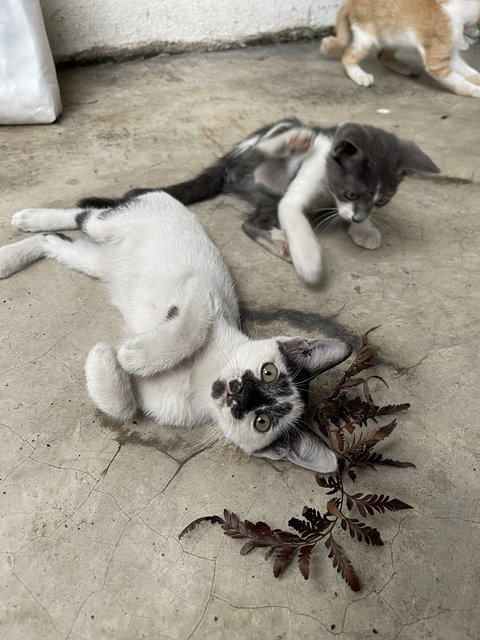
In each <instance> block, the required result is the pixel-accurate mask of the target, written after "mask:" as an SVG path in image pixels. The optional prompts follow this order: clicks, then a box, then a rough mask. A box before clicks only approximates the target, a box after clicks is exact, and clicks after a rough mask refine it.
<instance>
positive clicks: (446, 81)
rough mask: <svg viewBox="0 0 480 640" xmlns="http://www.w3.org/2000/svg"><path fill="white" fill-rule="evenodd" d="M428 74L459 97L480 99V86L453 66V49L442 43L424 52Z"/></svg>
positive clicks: (433, 45)
mask: <svg viewBox="0 0 480 640" xmlns="http://www.w3.org/2000/svg"><path fill="white" fill-rule="evenodd" d="M424 59H425V67H426V69H427V71H428V73H429V74H430V75H431V76H433V77H434V78H435V79H436V80H438V82H440V83H441V84H443V86H444V87H447V88H448V89H450V90H451V91H453V93H456V94H457V95H459V96H469V97H472V98H480V86H477V85H475V84H473V83H472V82H469V81H468V80H467V79H466V78H465V77H464V76H463V75H461V74H460V73H459V72H458V71H456V70H455V68H454V67H453V66H452V60H451V49H450V47H446V46H444V45H442V43H440V42H434V43H432V44H431V45H430V46H429V47H428V48H427V47H426V48H425V50H424Z"/></svg>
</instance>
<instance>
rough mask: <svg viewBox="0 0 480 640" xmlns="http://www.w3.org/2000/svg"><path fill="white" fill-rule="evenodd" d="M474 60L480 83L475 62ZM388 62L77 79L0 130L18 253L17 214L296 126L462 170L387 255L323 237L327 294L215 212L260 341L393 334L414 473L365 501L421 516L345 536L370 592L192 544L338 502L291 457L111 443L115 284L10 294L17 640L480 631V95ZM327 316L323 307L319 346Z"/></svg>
mask: <svg viewBox="0 0 480 640" xmlns="http://www.w3.org/2000/svg"><path fill="white" fill-rule="evenodd" d="M466 57H467V59H468V60H469V61H470V62H471V63H472V64H473V65H474V66H476V67H477V68H480V49H478V48H477V49H476V50H473V51H470V52H468V54H467V55H466ZM367 66H370V69H371V70H374V72H375V74H376V80H377V82H376V85H375V87H374V88H372V89H369V90H362V89H359V88H357V87H356V86H354V85H353V84H352V83H351V82H349V81H348V80H347V79H346V78H345V77H344V75H343V73H342V70H341V67H340V65H339V63H338V62H336V61H330V60H322V59H320V56H319V55H318V54H317V44H314V43H310V44H294V45H286V46H285V45H284V46H277V47H264V48H263V47H259V48H252V49H248V50H242V51H231V52H227V53H214V54H208V55H196V56H186V57H176V58H158V59H151V60H148V61H138V62H132V63H127V64H122V65H118V66H115V65H104V66H96V67H88V68H78V69H68V70H65V71H62V72H61V73H60V85H61V89H62V94H63V100H64V113H63V116H62V117H61V119H60V121H59V122H58V123H57V124H54V125H51V126H32V127H4V128H2V130H1V132H0V136H1V138H0V149H1V152H2V163H1V169H0V170H1V187H2V207H1V221H0V242H1V243H2V244H3V243H6V242H8V241H10V240H13V239H17V238H20V237H22V234H21V233H20V232H17V231H15V230H14V229H12V228H11V227H10V226H9V219H10V216H11V215H12V213H14V212H15V211H16V210H19V209H22V208H24V207H28V206H46V205H59V206H60V205H70V204H72V203H73V202H75V201H76V199H77V198H79V197H81V196H84V195H87V194H98V195H101V194H105V195H108V194H119V193H122V192H123V191H125V190H126V189H128V188H130V187H133V186H146V185H152V184H153V185H157V184H161V183H168V182H172V181H176V180H178V179H180V178H185V177H188V176H191V175H192V174H193V173H194V172H195V171H197V170H198V169H199V168H201V167H203V166H205V165H206V163H208V162H210V161H211V160H212V159H213V158H214V157H215V156H217V155H218V154H220V153H221V152H223V151H225V150H226V149H228V148H229V146H230V145H231V144H232V143H233V142H235V141H237V140H238V139H239V138H241V137H242V136H244V135H245V134H247V133H248V132H250V131H251V130H252V129H254V128H256V127H258V126H259V125H261V124H263V123H264V122H266V121H272V120H275V119H277V118H281V117H283V116H287V115H291V114H295V115H297V116H298V117H300V118H303V119H306V120H308V121H314V122H318V123H322V124H329V123H334V122H337V121H342V120H347V119H353V120H357V121H360V122H365V123H371V124H375V125H378V126H383V127H385V128H386V129H388V130H391V131H394V132H396V133H399V134H401V135H403V136H405V137H407V138H413V139H414V140H416V141H417V142H418V144H420V145H421V146H422V147H423V148H424V149H425V151H427V152H428V153H429V154H430V155H431V157H432V158H433V159H434V161H435V162H437V163H438V164H439V165H440V166H441V168H442V170H443V174H442V175H441V176H440V178H439V179H437V180H432V179H428V180H418V179H409V180H407V181H405V182H404V184H403V185H402V187H401V189H400V191H399V193H398V195H397V197H396V198H395V199H394V201H393V202H392V203H391V204H390V206H389V207H387V210H386V211H385V223H386V224H387V225H388V230H387V231H386V232H385V237H384V243H383V246H382V247H381V248H380V249H379V250H378V251H376V252H375V253H372V252H367V251H364V250H362V249H359V248H357V247H355V246H353V245H352V244H351V242H350V241H349V239H348V237H347V235H346V233H345V230H344V229H342V228H340V227H338V228H336V229H335V230H333V231H330V232H326V233H324V234H323V236H324V237H323V246H324V249H325V254H326V263H327V266H328V268H327V271H328V274H327V278H326V281H325V282H324V284H323V286H322V288H320V289H319V290H318V291H314V290H310V289H308V288H307V287H306V286H304V285H303V284H302V283H301V282H300V281H299V280H298V279H297V277H296V275H295V273H294V271H293V269H292V267H291V266H290V265H288V264H287V263H284V262H282V261H280V260H278V259H276V258H274V257H272V256H271V255H270V254H268V253H266V252H265V251H264V250H262V249H261V248H260V247H258V246H257V245H255V244H253V243H252V241H251V240H249V239H248V238H247V237H245V236H244V235H243V234H242V233H241V231H240V225H241V221H242V215H243V207H242V205H241V204H239V203H236V202H233V201H231V200H228V199H219V200H217V201H214V202H212V203H206V204H203V205H201V206H196V207H195V211H196V212H198V214H199V216H200V217H201V219H202V221H203V222H204V223H205V225H206V226H207V228H208V231H209V233H210V234H211V236H212V237H213V239H214V240H215V241H217V242H218V244H219V246H220V248H221V250H222V251H223V254H224V255H225V257H226V259H227V262H228V263H229V265H230V266H231V268H232V270H233V273H234V275H235V277H236V279H237V281H238V284H239V289H240V293H241V298H242V303H243V306H244V307H245V309H247V310H248V311H249V312H255V313H254V315H255V317H256V322H255V326H253V324H252V323H249V324H248V323H247V328H250V330H256V331H257V332H258V334H260V335H272V334H276V333H281V332H285V333H290V334H296V333H301V334H305V335H307V334H309V333H310V334H311V333H312V332H313V333H322V332H326V333H327V334H328V333H329V332H330V331H331V330H332V328H333V330H339V331H342V332H344V333H346V334H348V335H358V334H360V333H361V332H363V331H365V330H367V329H369V328H370V327H372V326H375V325H380V328H379V329H378V330H377V331H376V333H375V334H374V336H373V341H374V343H375V344H376V345H378V347H379V349H380V353H381V358H382V364H381V366H380V367H379V369H378V372H379V373H381V374H383V375H384V376H385V377H386V378H387V379H388V380H389V381H390V389H389V390H386V389H383V388H382V387H380V386H379V387H378V388H376V389H375V392H376V397H377V398H378V399H379V400H383V401H389V402H390V401H392V402H393V401H409V402H411V403H412V408H411V410H410V411H409V412H408V413H407V414H406V415H405V416H402V417H401V418H400V425H401V426H400V428H399V429H398V430H397V432H396V434H395V435H394V436H392V438H391V442H388V443H385V447H384V450H385V452H386V453H388V455H389V456H394V457H400V458H403V459H408V460H411V461H413V462H415V463H416V465H417V468H416V469H414V470H402V469H400V470H395V469H390V470H388V469H387V470H385V471H381V472H377V473H373V472H364V473H362V474H361V476H360V479H359V481H358V482H357V485H358V489H357V490H368V491H371V492H373V493H375V492H376V493H389V494H390V495H394V496H396V497H398V498H401V499H403V500H405V501H406V502H408V503H411V504H413V505H414V506H415V509H414V510H413V511H412V512H408V511H406V512H400V513H395V514H391V515H390V516H379V520H378V525H379V527H380V530H381V532H382V535H383V538H384V540H385V543H386V544H385V547H381V548H378V547H377V548H371V547H367V546H365V545H363V546H362V545H360V544H358V543H356V542H354V541H351V540H350V539H348V540H347V539H345V540H344V546H345V547H346V548H347V550H348V553H349V555H350V557H351V559H352V561H353V562H354V564H355V566H356V567H357V569H358V571H359V573H360V576H361V579H362V583H363V589H362V590H361V591H360V592H359V593H358V594H354V593H353V592H351V591H350V590H349V589H348V588H347V587H346V586H345V584H344V583H343V581H342V580H341V578H339V577H338V576H337V574H336V573H335V572H334V570H333V568H332V567H331V565H330V561H329V560H328V559H327V557H326V554H324V553H323V552H319V553H318V554H317V555H318V557H317V558H316V559H315V560H314V562H313V566H312V577H311V579H310V580H309V581H308V582H305V581H304V580H303V579H302V578H301V576H300V575H299V573H298V571H297V569H296V568H295V567H292V568H291V569H289V570H288V571H287V572H286V573H285V575H284V577H282V579H280V580H275V579H274V578H273V576H272V569H271V564H270V563H269V562H268V563H267V562H264V561H263V557H262V554H259V553H252V554H250V555H249V556H247V557H241V556H240V555H239V554H238V550H239V548H240V544H239V543H238V542H237V541H235V540H231V539H229V538H226V537H225V536H223V535H222V532H221V530H220V529H218V528H214V527H210V526H207V525H205V526H201V527H200V528H199V529H197V530H196V531H195V532H193V533H192V534H191V535H189V536H187V537H185V538H184V539H183V540H182V541H181V542H179V541H178V540H177V534H178V533H179V531H180V530H181V529H182V528H183V527H184V526H185V524H186V523H188V522H189V521H190V520H192V519H193V518H195V517H198V516H200V515H205V514H211V513H221V510H222V509H223V508H224V507H228V508H230V509H233V510H235V511H236V512H237V513H239V514H241V515H242V516H244V517H245V516H246V517H248V518H249V519H252V520H256V519H265V520H266V521H268V522H269V523H270V524H271V525H273V526H278V527H282V526H286V522H287V521H288V519H289V517H291V516H293V515H298V514H299V513H300V512H301V509H302V506H303V504H305V503H306V504H314V505H316V506H317V507H318V508H319V509H323V508H324V505H325V497H324V495H323V492H322V491H321V490H320V489H319V488H318V487H317V486H316V485H315V483H314V478H313V475H312V474H311V473H308V472H306V471H302V470H300V469H297V468H293V467H292V466H291V465H289V464H286V463H285V464H278V465H276V466H275V467H274V466H273V465H271V464H269V463H268V462H266V461H260V460H254V459H252V460H249V459H247V458H246V457H244V456H243V455H242V454H240V453H239V452H237V451H234V450H233V449H231V448H228V447H227V448H223V449H222V447H221V444H216V445H214V446H212V447H207V448H205V442H204V441H203V438H205V436H206V435H208V428H205V429H200V430H199V431H198V432H197V433H195V432H190V433H189V432H179V431H173V430H169V429H167V428H164V427H160V426H157V425H154V424H152V423H150V422H148V421H146V420H144V419H138V420H137V421H136V422H137V423H138V424H135V425H124V426H122V427H118V426H117V427H115V426H114V425H111V424H109V423H108V421H106V420H105V419H104V418H103V417H102V416H101V415H99V413H98V412H96V411H95V409H94V408H93V406H92V404H91V403H90V401H89V399H88V397H87V394H86V391H85V387H84V382H83V363H84V360H85V357H86V354H87V352H88V350H89V348H90V347H91V346H92V345H93V344H94V343H95V342H97V341H98V340H103V339H105V340H108V341H112V340H115V339H116V338H117V337H118V336H119V335H120V324H119V318H118V314H117V313H116V311H115V310H113V309H112V307H110V306H109V304H108V303H107V301H106V298H105V295H104V291H103V289H102V287H101V286H100V285H99V284H98V283H97V282H95V281H93V280H90V279H89V278H87V277H86V276H83V275H81V274H78V273H75V272H69V271H67V270H66V269H65V268H64V267H63V266H61V265H59V264H56V263H53V262H48V261H44V262H42V263H38V264H36V265H34V266H32V267H31V268H29V269H28V270H27V271H24V272H22V273H19V274H17V275H16V276H14V277H12V278H10V279H9V280H6V281H2V282H1V284H0V287H1V296H0V314H1V327H2V331H1V343H0V354H1V356H0V363H1V370H2V371H3V373H2V374H1V393H2V398H1V402H0V422H1V425H0V435H1V445H0V477H1V479H2V480H1V487H0V489H1V490H0V500H1V503H0V504H1V506H0V510H1V515H2V520H1V525H0V526H1V535H0V545H1V548H0V552H1V553H0V561H1V564H0V592H1V596H0V608H1V613H0V637H2V638H5V639H8V640H19V639H22V640H37V639H40V638H41V639H42V640H57V639H65V638H69V639H70V640H80V639H96V640H97V639H98V640H99V639H102V640H103V639H115V640H137V639H139V638H152V639H153V638H154V639H155V640H166V639H175V640H187V639H192V640H193V639H199V638H225V637H228V638H231V639H232V640H234V639H237V638H242V639H243V638H246V637H248V638H252V639H254V640H256V639H257V638H266V639H272V640H273V639H276V640H293V639H298V640H300V639H302V640H308V639H311V640H314V639H315V640H318V639H319V638H330V637H334V636H336V635H338V636H340V637H342V638H345V639H352V640H353V639H355V640H356V639H363V638H373V637H379V638H382V639H385V640H390V639H391V640H393V639H398V640H407V639H410V638H414V639H415V640H421V639H423V638H435V639H436V640H438V639H440V640H457V639H458V640H466V639H473V638H479V637H480V613H479V609H478V589H479V587H480V579H479V551H478V548H479V542H480V505H479V491H478V475H479V472H480V460H479V456H480V446H479V444H478V440H477V437H478V415H479V414H480V394H479V392H478V386H479V378H478V340H479V333H480V329H479V323H478V316H479V310H480V222H479V210H478V209H479V200H480V160H479V149H480V128H479V126H478V125H479V107H480V101H478V100H477V101H476V100H474V99H468V98H461V97H458V96H455V95H452V94H450V93H446V92H445V91H443V90H442V89H441V88H440V87H439V86H437V85H436V84H435V83H433V82H432V81H430V80H429V79H428V78H426V77H425V76H423V77H422V78H421V79H420V80H413V79H405V78H401V77H399V76H395V75H392V74H388V73H387V72H384V71H383V70H382V69H381V68H380V67H378V65H377V64H376V61H375V60H372V61H371V62H370V63H369V64H368V65H367ZM379 108H383V109H389V110H390V113H389V114H387V115H380V114H378V113H377V109H379ZM291 310H296V311H301V312H302V313H303V315H302V313H301V314H297V315H296V316H294V315H293V314H291V313H290V311H291ZM309 313H310V314H311V313H317V314H319V318H318V323H317V327H316V328H315V331H313V329H312V323H311V318H312V316H309V315H308V314H309ZM247 315H248V317H252V313H249V314H247ZM332 318H333V319H332ZM309 319H310V324H309V322H308V320H309ZM337 376H338V373H336V372H332V373H331V374H329V375H328V376H325V377H324V382H323V384H324V386H325V387H326V388H328V386H329V385H331V384H332V381H333V380H334V379H336V377H337ZM132 427H133V428H134V429H135V431H134V433H133V435H130V436H129V435H128V433H129V431H128V430H129V429H130V428H132Z"/></svg>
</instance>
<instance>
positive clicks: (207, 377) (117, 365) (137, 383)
mask: <svg viewBox="0 0 480 640" xmlns="http://www.w3.org/2000/svg"><path fill="white" fill-rule="evenodd" d="M12 222H13V224H15V225H16V226H17V227H20V228H21V229H24V230H26V231H57V230H59V229H77V228H79V229H81V231H83V236H82V237H81V238H78V239H77V238H76V239H72V238H69V237H67V236H65V235H64V234H59V233H43V234H38V235H35V236H33V237H30V238H26V239H24V240H20V241H19V242H16V243H14V244H10V245H7V246H5V247H2V248H1V249H0V277H2V278H5V277H7V276H9V275H11V274H12V273H15V272H16V271H19V270H20V269H22V268H23V267H25V266H27V265H28V264H30V263H32V262H34V261H36V260H38V259H40V258H53V259H55V260H58V261H59V262H62V263H63V264H65V265H67V266H68V267H70V268H72V269H76V270H77V271H81V272H83V273H86V274H88V275H90V276H93V277H95V278H100V279H101V280H103V281H104V282H105V284H106V285H107V287H108V289H109V292H110V295H111V299H112V302H113V304H114V305H115V306H116V307H117V308H118V309H119V310H120V311H121V313H122V315H123V318H124V322H125V327H126V332H127V336H128V337H127V339H126V340H125V341H124V342H123V344H122V345H121V346H120V348H119V350H118V352H117V350H116V349H115V348H114V347H113V346H111V345H108V344H102V343H99V344H97V345H96V346H94V347H93V348H92V350H91V351H90V353H89V355H88V358H87V362H86V366H85V370H86V378H87V388H88V391H89V394H90V396H91V398H92V399H93V401H94V402H95V404H96V405H97V406H98V407H99V408H100V409H101V410H102V411H104V412H105V413H106V414H108V415H109V416H111V417H112V418H116V419H119V420H129V419H131V418H132V416H133V415H134V414H135V412H136V411H137V409H140V410H141V411H143V413H144V414H146V415H147V416H149V417H150V418H152V419H153V420H155V421H157V422H159V423H161V424H165V425H172V426H176V427H184V428H185V427H186V428H189V427H190V428H191V427H195V426H198V425H202V424H206V423H210V422H213V423H214V424H215V425H217V427H218V430H219V431H220V432H222V433H223V435H224V437H225V438H226V440H228V441H229V442H232V443H233V444H235V445H236V446H238V447H240V449H242V450H243V451H245V452H246V453H247V454H250V455H256V456H261V457H266V458H272V459H277V458H286V459H288V460H290V461H292V462H293V463H295V464H298V465H300V466H302V467H306V468H308V469H314V470H316V471H320V472H332V471H334V470H335V468H336V457H335V454H334V453H333V452H332V451H331V450H330V449H328V448H327V446H326V445H325V444H324V443H323V441H322V440H321V439H320V438H319V437H318V436H317V435H315V434H314V433H313V432H312V431H311V430H310V429H309V428H308V426H307V425H306V423H305V421H304V412H305V408H306V404H307V401H308V388H309V382H310V380H311V379H312V378H314V377H315V376H317V375H318V374H320V373H321V372H323V371H326V370H327V369H330V367H333V366H335V365H337V364H338V363H340V362H342V361H343V360H345V358H347V357H348V356H349V354H350V352H351V349H350V347H349V345H347V344H346V343H344V342H342V341H339V340H320V339H315V340H312V339H305V338H287V337H282V336H281V337H276V338H271V339H267V340H252V339H250V338H249V337H248V336H246V335H245V334H244V333H243V332H242V331H241V330H240V327H239V309H238V303H237V298H236V294H235V289H234V285H233V281H232V278H231V276H230V273H229V271H228V268H227V266H226V265H225V262H224V261H223V259H222V257H221V255H220V252H219V251H218V249H217V248H216V247H215V246H214V245H213V243H212V242H211V241H210V240H209V239H208V237H207V235H206V233H205V231H204V229H203V227H202V226H201V224H200V223H199V221H198V220H197V218H196V217H195V216H194V215H193V214H192V213H191V212H189V211H188V210H187V209H186V208H185V207H184V206H183V205H182V204H180V203H179V202H178V201H177V200H174V199H173V198H172V197H171V196H169V195H168V194H166V193H163V192H156V193H151V194H146V195H142V196H139V197H136V198H134V199H132V200H130V201H129V202H128V203H124V204H121V205H117V206H115V207H113V208H110V209H107V208H104V209H101V210H98V209H85V208H84V209H82V208H74V209H26V210H23V211H20V212H18V213H16V214H15V215H14V217H13V220H12Z"/></svg>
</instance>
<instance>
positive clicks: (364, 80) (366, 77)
mask: <svg viewBox="0 0 480 640" xmlns="http://www.w3.org/2000/svg"><path fill="white" fill-rule="evenodd" d="M346 72H347V75H348V77H349V78H350V80H353V81H354V82H355V84H358V86H359V87H371V86H372V84H373V80H374V78H373V76H372V74H371V73H366V72H365V71H363V69H360V67H353V68H352V67H350V68H349V69H346Z"/></svg>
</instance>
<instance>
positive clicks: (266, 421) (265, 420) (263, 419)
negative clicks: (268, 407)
mask: <svg viewBox="0 0 480 640" xmlns="http://www.w3.org/2000/svg"><path fill="white" fill-rule="evenodd" d="M253 426H254V427H255V429H256V430H257V431H261V432H262V433H265V431H268V430H269V429H270V427H271V426H272V419H271V418H270V416H269V415H268V413H259V414H258V416H257V417H256V418H255V422H254V423H253Z"/></svg>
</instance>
